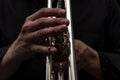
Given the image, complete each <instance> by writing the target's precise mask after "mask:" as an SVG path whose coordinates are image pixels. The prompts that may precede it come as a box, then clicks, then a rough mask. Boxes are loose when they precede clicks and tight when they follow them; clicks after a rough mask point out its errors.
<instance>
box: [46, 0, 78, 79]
mask: <svg viewBox="0 0 120 80" xmlns="http://www.w3.org/2000/svg"><path fill="white" fill-rule="evenodd" d="M52 2H53V0H48V4H47V6H48V8H52ZM62 3H64V8H65V10H66V18H67V19H68V20H69V22H70V24H69V25H68V31H66V32H63V33H58V35H57V36H49V37H48V38H47V39H46V41H48V49H49V51H50V47H51V46H56V45H57V46H58V48H61V47H62V46H63V45H62V44H66V45H67V49H64V50H66V51H67V52H68V53H69V54H70V55H69V57H68V61H67V62H68V63H67V64H68V80H77V71H76V63H75V62H76V61H75V53H74V44H73V38H74V37H73V29H72V22H71V21H72V20H71V6H70V0H58V2H57V4H56V5H57V6H56V7H57V8H62V6H63V4H62ZM49 18H55V16H54V17H49ZM64 50H63V51H61V52H64ZM52 59H53V58H52V55H49V56H47V57H46V80H64V75H65V74H64V73H65V71H64V70H63V69H62V66H63V63H62V62H60V63H59V67H60V69H59V70H58V72H57V73H56V72H55V71H54V70H53V69H52V67H53V65H52V61H53V60H52Z"/></svg>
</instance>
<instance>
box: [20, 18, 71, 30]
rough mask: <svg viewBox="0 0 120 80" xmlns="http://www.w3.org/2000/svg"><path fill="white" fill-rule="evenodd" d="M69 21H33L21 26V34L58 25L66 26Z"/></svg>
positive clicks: (53, 19) (50, 19)
mask: <svg viewBox="0 0 120 80" xmlns="http://www.w3.org/2000/svg"><path fill="white" fill-rule="evenodd" d="M68 24H69V21H68V20H67V19H65V18H39V19H37V20H35V21H30V22H27V23H26V24H25V25H24V26H23V29H22V30H23V32H33V31H36V30H39V29H43V28H48V27H56V26H58V25H66V26H67V25H68Z"/></svg>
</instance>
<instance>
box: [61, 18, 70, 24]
mask: <svg viewBox="0 0 120 80" xmlns="http://www.w3.org/2000/svg"><path fill="white" fill-rule="evenodd" d="M61 22H62V23H66V24H67V23H69V21H68V20H67V19H63V20H61Z"/></svg>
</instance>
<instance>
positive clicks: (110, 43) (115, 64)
mask: <svg viewBox="0 0 120 80" xmlns="http://www.w3.org/2000/svg"><path fill="white" fill-rule="evenodd" d="M107 1H108V2H107V4H108V16H107V17H108V18H107V22H106V23H107V25H106V26H105V48H104V52H100V54H99V55H100V61H101V68H102V72H103V76H104V80H120V6H119V4H118V2H117V0H107Z"/></svg>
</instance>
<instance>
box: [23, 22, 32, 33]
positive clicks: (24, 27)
mask: <svg viewBox="0 0 120 80" xmlns="http://www.w3.org/2000/svg"><path fill="white" fill-rule="evenodd" d="M31 25H32V22H31V21H28V22H26V23H25V24H24V25H23V27H22V32H27V31H28V29H29V28H30V26H31Z"/></svg>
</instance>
